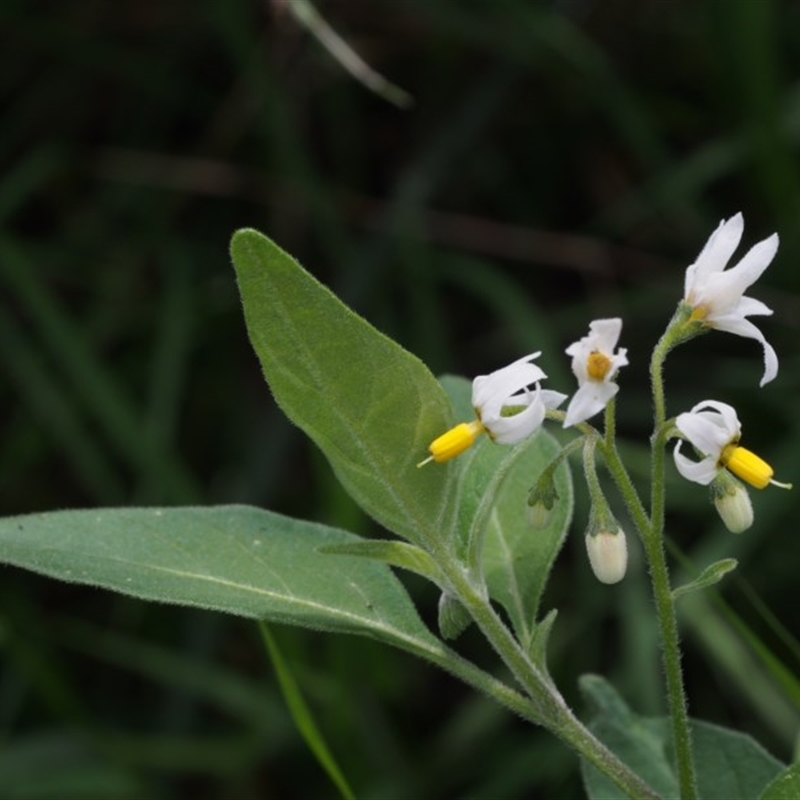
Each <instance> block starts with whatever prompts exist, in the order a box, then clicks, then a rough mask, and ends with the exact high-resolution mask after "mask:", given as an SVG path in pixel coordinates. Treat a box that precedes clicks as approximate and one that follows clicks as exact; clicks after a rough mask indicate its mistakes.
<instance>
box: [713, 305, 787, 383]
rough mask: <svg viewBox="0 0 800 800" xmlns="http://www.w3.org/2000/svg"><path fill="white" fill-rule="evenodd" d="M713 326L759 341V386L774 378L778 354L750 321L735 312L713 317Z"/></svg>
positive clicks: (776, 370) (776, 371)
mask: <svg viewBox="0 0 800 800" xmlns="http://www.w3.org/2000/svg"><path fill="white" fill-rule="evenodd" d="M713 327H715V328H716V329H717V330H720V331H727V332H728V333H735V334H736V335H737V336H744V337H745V338H747V339H755V340H756V341H757V342H761V347H762V348H763V349H764V374H763V375H762V377H761V383H760V384H759V386H763V385H764V384H765V383H769V382H770V381H771V380H773V379H774V378H775V376H776V375H777V374H778V354H777V353H776V352H775V349H774V348H773V347H772V345H771V344H770V343H769V342H768V341H767V340H766V339H765V338H764V334H763V333H761V331H760V330H759V329H758V328H757V327H756V326H755V325H753V323H752V322H750V321H749V320H746V319H744V318H742V317H739V316H738V315H737V314H730V315H728V316H725V317H720V318H719V319H715V320H714V323H713Z"/></svg>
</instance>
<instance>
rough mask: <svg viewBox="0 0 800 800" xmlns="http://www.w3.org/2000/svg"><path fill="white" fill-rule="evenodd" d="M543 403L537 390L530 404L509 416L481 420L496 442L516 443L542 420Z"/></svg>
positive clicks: (543, 413) (543, 412)
mask: <svg viewBox="0 0 800 800" xmlns="http://www.w3.org/2000/svg"><path fill="white" fill-rule="evenodd" d="M544 415H545V405H544V402H543V401H542V397H541V391H537V392H536V394H535V395H534V396H533V399H532V400H531V402H530V405H529V406H528V407H527V408H526V409H525V410H524V411H520V412H519V413H518V414H514V415H512V416H510V417H502V416H499V417H496V418H494V419H492V420H489V421H487V420H481V421H482V422H483V424H484V426H485V427H486V428H487V430H488V431H489V433H490V435H491V437H492V439H493V440H494V441H495V443H496V444H518V443H519V442H521V441H523V439H527V438H528V436H530V435H531V434H532V433H533V432H534V431H535V430H536V429H537V428H539V427H540V426H541V424H542V422H544Z"/></svg>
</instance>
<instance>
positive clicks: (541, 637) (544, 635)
mask: <svg viewBox="0 0 800 800" xmlns="http://www.w3.org/2000/svg"><path fill="white" fill-rule="evenodd" d="M557 616H558V609H557V608H551V609H550V611H548V612H547V614H546V615H545V617H544V619H542V621H541V622H537V623H536V625H535V626H534V628H533V630H532V631H531V638H530V641H529V642H528V644H527V647H526V649H527V651H528V655H529V656H530V657H531V660H532V661H533V663H534V664H536V666H537V667H539V669H540V670H541V671H542V672H544V673H545V674H546V675H547V677H548V678H549V677H550V672H549V671H548V669H547V645H548V642H549V641H550V632H551V631H552V630H553V624H554V623H555V621H556V617H557Z"/></svg>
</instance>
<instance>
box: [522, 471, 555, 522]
mask: <svg viewBox="0 0 800 800" xmlns="http://www.w3.org/2000/svg"><path fill="white" fill-rule="evenodd" d="M556 500H558V492H557V491H556V485H555V482H554V481H553V470H552V469H546V470H545V471H544V472H543V473H542V475H541V476H540V478H539V480H538V481H536V483H535V484H534V486H533V488H532V489H531V490H530V492H529V493H528V524H529V525H530V526H531V527H532V528H535V529H536V530H541V529H542V528H546V527H547V526H548V525H549V524H550V520H551V519H552V518H553V508H554V507H555V504H556Z"/></svg>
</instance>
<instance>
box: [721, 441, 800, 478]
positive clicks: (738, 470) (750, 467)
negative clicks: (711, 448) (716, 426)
mask: <svg viewBox="0 0 800 800" xmlns="http://www.w3.org/2000/svg"><path fill="white" fill-rule="evenodd" d="M719 462H720V464H721V465H722V466H723V467H727V468H728V469H729V470H730V471H731V472H732V473H733V474H734V475H736V476H738V477H739V478H741V479H742V480H743V481H745V483H749V484H750V485H751V486H755V488H756V489H765V488H766V487H767V486H769V485H770V484H771V483H772V484H775V485H776V486H780V487H782V488H791V484H783V483H778V482H777V481H774V480H772V476H773V475H774V474H775V473H774V470H773V469H772V467H771V466H770V465H769V464H767V462H766V461H764V459H763V458H759V456H757V455H756V454H755V453H752V452H751V451H750V450H748V449H747V448H745V447H739V445H738V444H729V445H728V446H727V447H726V448H725V449H724V450H723V451H722V455H721V456H720V459H719Z"/></svg>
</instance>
